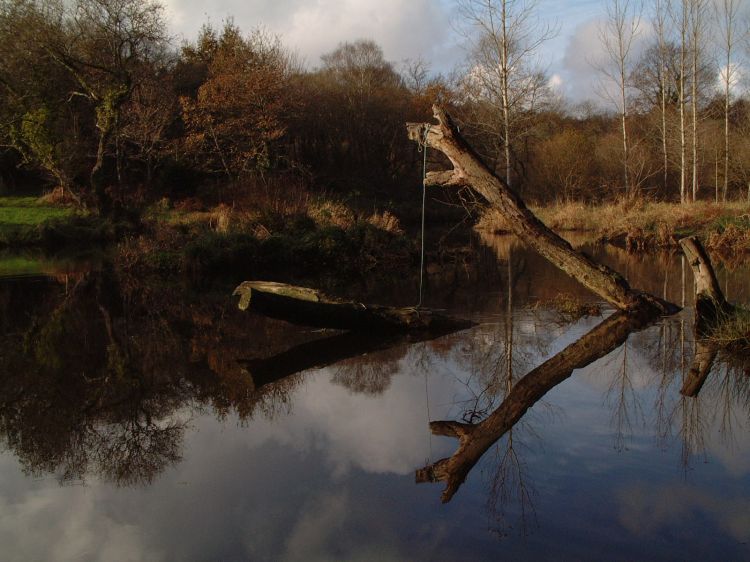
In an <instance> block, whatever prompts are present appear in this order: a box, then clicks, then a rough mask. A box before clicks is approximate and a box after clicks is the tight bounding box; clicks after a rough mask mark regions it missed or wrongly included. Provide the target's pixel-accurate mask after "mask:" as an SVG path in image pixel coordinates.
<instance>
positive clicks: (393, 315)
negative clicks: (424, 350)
mask: <svg viewBox="0 0 750 562" xmlns="http://www.w3.org/2000/svg"><path fill="white" fill-rule="evenodd" d="M234 295H239V297H240V300H239V303H238V306H239V308H240V309H241V310H252V311H254V312H257V313H258V314H262V315H263V316H267V317H269V318H275V319H277V320H284V321H286V322H290V323H292V324H298V325H301V326H309V327H315V328H331V329H337V330H355V331H365V330H367V331H372V332H384V331H385V332H399V331H411V330H436V331H441V332H442V331H445V332H450V331H455V330H460V329H464V328H469V327H471V326H472V325H473V323H472V322H470V321H468V320H462V319H457V318H451V317H448V316H443V315H441V314H437V313H435V312H432V311H430V310H427V309H423V308H415V307H406V308H396V307H389V306H380V305H371V304H363V303H360V302H354V301H346V300H342V299H338V298H335V297H331V296H329V295H326V294H325V293H323V292H321V291H318V290H315V289H310V288H307V287H297V286H295V285H287V284H285V283H276V282H271V281H245V282H244V283H241V284H240V285H239V286H238V287H237V288H236V289H235V290H234Z"/></svg>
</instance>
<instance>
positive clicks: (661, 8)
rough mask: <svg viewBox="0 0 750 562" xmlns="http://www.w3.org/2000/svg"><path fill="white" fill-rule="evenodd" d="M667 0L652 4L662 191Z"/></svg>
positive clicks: (665, 152)
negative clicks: (655, 45)
mask: <svg viewBox="0 0 750 562" xmlns="http://www.w3.org/2000/svg"><path fill="white" fill-rule="evenodd" d="M668 10H669V0H656V4H655V6H654V22H653V25H654V31H655V32H656V41H657V46H658V47H657V48H658V53H659V109H660V113H661V131H660V133H661V153H662V159H663V162H662V166H663V168H664V169H663V182H664V185H663V187H664V191H665V192H666V190H667V183H668V181H669V150H668V148H667V95H668V90H669V88H670V86H671V84H669V78H668V75H667V64H668V57H669V49H668V46H667V12H668Z"/></svg>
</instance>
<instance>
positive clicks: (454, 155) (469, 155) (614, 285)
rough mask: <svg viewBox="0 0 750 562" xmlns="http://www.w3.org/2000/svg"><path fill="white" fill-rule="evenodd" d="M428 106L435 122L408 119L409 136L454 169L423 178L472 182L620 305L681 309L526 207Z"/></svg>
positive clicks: (535, 243) (520, 231)
mask: <svg viewBox="0 0 750 562" xmlns="http://www.w3.org/2000/svg"><path fill="white" fill-rule="evenodd" d="M432 109H433V114H434V116H435V119H437V122H438V123H437V125H435V124H432V123H407V124H406V128H407V132H408V134H409V138H410V139H411V140H413V141H416V142H419V143H420V144H423V145H426V146H429V147H431V148H434V149H436V150H439V151H440V152H442V153H443V154H445V156H447V157H448V159H449V160H450V161H451V163H452V164H453V170H449V171H441V172H429V173H428V174H427V176H426V178H425V183H426V184H428V185H442V186H459V185H467V186H469V187H471V188H472V189H473V190H474V191H476V192H477V193H479V194H480V195H481V196H482V197H484V198H485V199H486V200H487V202H488V203H490V205H492V206H493V207H495V208H496V209H497V210H498V211H499V212H500V213H501V214H502V215H503V217H504V218H505V219H506V220H507V221H508V225H509V226H510V228H511V230H512V231H513V233H514V234H516V235H517V236H519V237H520V238H521V239H522V240H523V241H524V242H526V243H528V244H530V245H531V246H532V247H533V248H534V249H535V250H536V251H537V252H539V253H540V254H541V255H542V256H544V257H545V258H547V260H549V261H550V263H552V264H553V265H555V266H556V267H558V268H560V269H561V270H562V271H564V272H565V273H567V274H568V275H570V276H571V277H573V278H574V279H577V280H578V281H579V282H580V283H581V284H583V285H584V286H586V287H587V288H588V289H590V290H591V291H593V292H594V293H596V294H597V295H599V296H600V297H602V298H603V299H604V300H606V301H607V302H609V303H610V304H612V305H613V306H615V307H616V308H618V309H620V310H626V311H627V310H636V309H642V308H643V307H644V306H649V307H652V308H655V309H657V310H659V311H660V312H662V313H665V314H673V313H675V312H677V311H678V310H679V307H678V306H677V305H675V304H672V303H669V302H666V301H664V300H663V299H660V298H659V297H656V296H654V295H650V294H648V293H644V292H641V291H637V290H634V289H631V287H630V285H629V284H628V282H627V280H626V279H624V278H623V277H622V276H621V275H620V274H618V273H617V272H616V271H614V270H612V269H610V268H608V267H607V266H605V265H602V264H599V263H597V262H595V261H594V260H593V259H591V258H590V257H588V256H586V255H585V254H583V253H581V252H578V251H576V250H575V249H573V247H572V246H571V245H570V244H569V243H568V242H567V241H566V240H564V239H563V238H561V237H560V236H558V235H557V234H555V233H554V232H553V231H552V230H550V229H549V228H547V226H545V224H544V223H542V222H541V221H540V220H539V219H538V218H537V217H536V216H535V215H534V213H532V212H531V211H530V210H529V209H528V208H527V207H526V204H525V203H524V202H523V200H522V199H521V197H520V196H519V195H518V194H517V193H515V192H514V191H513V190H511V189H510V187H509V186H508V185H507V184H506V183H505V182H504V181H503V180H502V179H501V178H500V177H498V176H497V175H495V174H494V173H493V172H492V170H490V169H489V168H488V167H487V166H486V165H485V164H484V163H483V162H482V160H481V158H480V157H479V155H478V154H477V153H476V152H475V151H474V149H473V148H471V146H469V144H468V143H467V142H466V141H465V140H464V138H463V137H462V136H461V135H460V133H459V131H458V128H457V127H456V126H455V124H454V123H453V121H452V120H451V118H450V116H449V115H448V114H447V113H446V112H445V111H444V110H443V109H442V108H440V107H439V106H437V105H435V106H433V108H432Z"/></svg>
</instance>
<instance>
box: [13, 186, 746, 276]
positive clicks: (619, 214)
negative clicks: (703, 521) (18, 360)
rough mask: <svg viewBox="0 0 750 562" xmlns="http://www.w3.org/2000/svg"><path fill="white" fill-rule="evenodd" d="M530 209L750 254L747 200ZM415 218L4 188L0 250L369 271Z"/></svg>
mask: <svg viewBox="0 0 750 562" xmlns="http://www.w3.org/2000/svg"><path fill="white" fill-rule="evenodd" d="M532 210H533V212H534V213H535V214H536V215H537V216H538V217H539V218H540V219H541V220H542V222H544V223H545V224H547V225H548V226H549V227H550V228H551V229H553V230H555V231H556V232H559V233H562V234H563V235H565V234H566V233H567V234H581V235H584V236H586V237H587V238H590V239H591V241H592V242H596V243H605V244H612V245H615V246H618V247H622V248H625V249H627V250H629V251H653V250H658V249H678V248H679V244H678V240H679V239H680V238H683V237H686V236H693V235H696V236H699V237H700V238H701V239H702V240H703V242H704V245H705V246H706V248H707V249H708V250H709V251H711V252H712V253H713V254H714V255H716V256H717V257H720V258H722V259H729V260H735V259H743V258H744V256H746V255H747V253H748V252H750V206H748V205H747V204H746V203H744V202H729V203H709V202H698V203H692V204H689V205H682V204H678V203H663V202H652V201H644V200H638V201H627V200H623V201H618V202H613V203H602V204H599V205H595V204H586V203H579V202H572V203H563V204H554V205H546V206H532ZM459 214H460V213H459ZM412 215H415V212H413V210H412V209H410V208H406V207H403V208H400V209H394V210H393V211H390V210H375V209H373V210H372V211H370V212H364V211H361V210H355V209H353V208H352V206H350V205H348V204H346V203H345V202H343V201H337V200H335V199H333V198H326V197H321V196H316V197H313V196H305V197H300V198H298V200H296V201H294V202H290V201H289V200H281V199H279V200H275V201H273V202H270V203H269V202H265V203H264V204H261V205H257V206H254V205H249V204H238V205H233V206H230V205H227V204H224V203H220V204H218V205H215V206H210V205H206V204H204V203H202V202H201V201H199V200H197V199H194V198H191V199H186V200H183V201H175V202H173V201H170V200H169V199H167V198H163V199H162V200H160V201H158V202H157V203H155V204H153V205H151V206H149V207H148V208H146V209H145V210H143V211H142V212H141V213H133V214H131V215H130V216H120V217H118V218H114V217H106V218H103V217H100V216H98V215H97V214H95V213H91V212H85V211H81V210H79V209H77V208H76V207H75V206H74V205H70V204H68V203H64V202H62V203H61V202H57V201H55V200H54V199H51V198H49V197H47V196H42V197H33V196H22V197H19V196H4V197H0V248H2V249H6V250H11V251H12V250H20V249H23V250H27V249H38V250H42V251H45V252H48V253H54V252H57V251H70V250H73V251H76V250H91V249H94V248H100V249H103V248H106V247H112V246H114V247H115V248H116V251H115V255H116V256H117V257H116V260H117V261H118V263H119V264H120V265H122V266H124V267H130V268H142V269H145V270H154V271H164V272H183V273H190V274H193V275H206V274H221V273H225V272H227V271H229V270H234V269H236V268H237V267H243V268H244V270H245V271H250V270H251V269H252V268H253V267H258V268H259V269H260V270H261V271H263V272H266V273H274V271H279V270H282V269H284V268H285V267H287V268H288V267H291V268H292V269H304V270H306V271H307V272H308V273H311V274H315V273H317V272H321V271H324V270H328V271H330V272H331V273H334V274H335V273H337V272H342V273H343V272H349V273H352V272H360V273H362V272H367V271H369V270H372V269H374V268H376V267H381V266H396V265H399V264H400V265H412V264H413V263H415V260H417V259H418V255H417V254H418V251H419V249H418V244H419V233H418V232H417V229H416V223H417V222H418V221H417V220H415V219H416V217H415V216H412ZM430 215H432V216H430ZM399 216H401V217H403V218H402V219H400V218H399ZM456 217H457V214H456V213H450V212H448V213H442V214H441V211H440V210H437V211H435V212H432V211H431V210H428V217H427V219H428V226H430V227H433V228H440V229H445V230H450V229H451V228H455V224H456V223H455V222H454V221H456ZM402 222H403V223H405V224H407V226H406V227H405V226H402ZM474 222H475V224H474V225H473V229H474V230H477V231H483V232H489V233H493V234H507V233H508V231H509V228H508V227H507V225H506V223H505V220H504V219H503V217H502V216H501V215H500V213H499V212H498V211H497V210H495V209H492V208H488V209H485V210H484V211H483V212H482V213H481V214H480V216H479V217H478V219H476V220H475V221H474ZM460 226H461V227H462V231H463V232H464V234H466V233H468V231H469V230H470V229H471V223H470V222H469V221H465V222H464V224H462V225H460ZM456 230H461V229H456ZM433 242H434V240H433ZM433 255H434V251H433Z"/></svg>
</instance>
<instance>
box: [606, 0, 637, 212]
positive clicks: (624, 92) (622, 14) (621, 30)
mask: <svg viewBox="0 0 750 562" xmlns="http://www.w3.org/2000/svg"><path fill="white" fill-rule="evenodd" d="M640 25H641V5H640V4H639V3H637V2H634V1H631V0H610V1H609V3H608V4H607V19H606V21H605V22H604V24H603V25H602V26H601V27H600V29H599V39H600V41H601V44H602V47H603V48H604V52H605V59H606V60H604V61H602V62H601V63H599V64H598V65H597V67H598V70H599V71H600V72H601V73H602V75H603V76H604V80H603V82H602V83H601V85H600V88H599V90H600V91H599V93H600V95H601V96H602V97H604V98H605V99H607V100H608V101H610V102H611V103H612V104H613V105H615V107H617V110H618V112H619V114H620V126H621V135H622V179H623V190H624V192H625V194H626V195H627V196H628V197H632V196H634V195H635V193H634V189H633V186H634V185H636V184H635V183H634V182H633V181H632V178H631V177H630V173H629V166H630V138H629V136H628V107H629V99H628V98H629V91H630V88H631V83H630V76H631V67H632V64H633V63H632V56H633V48H634V46H635V42H636V40H637V39H638V36H639V33H640ZM612 86H614V90H615V91H613V88H612Z"/></svg>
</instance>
